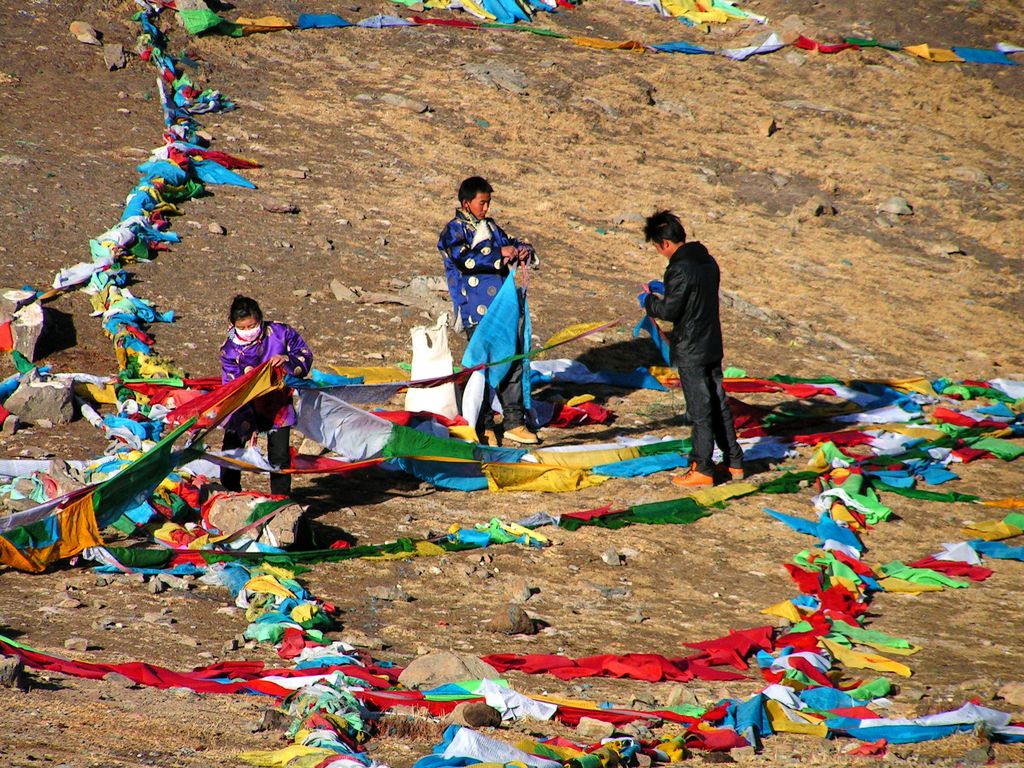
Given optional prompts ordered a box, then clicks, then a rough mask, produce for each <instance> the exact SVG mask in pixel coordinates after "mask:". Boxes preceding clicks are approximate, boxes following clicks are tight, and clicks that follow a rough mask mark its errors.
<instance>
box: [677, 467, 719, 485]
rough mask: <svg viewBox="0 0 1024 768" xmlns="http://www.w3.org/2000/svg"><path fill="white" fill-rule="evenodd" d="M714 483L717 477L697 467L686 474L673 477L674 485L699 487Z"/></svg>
mask: <svg viewBox="0 0 1024 768" xmlns="http://www.w3.org/2000/svg"><path fill="white" fill-rule="evenodd" d="M714 484H715V478H713V477H712V476H711V475H705V474H704V473H703V472H698V471H697V470H696V469H691V470H690V471H689V472H687V473H686V474H685V475H676V476H675V477H673V478H672V485H678V486H680V487H682V488H698V487H700V486H705V485H714Z"/></svg>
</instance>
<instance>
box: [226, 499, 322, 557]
mask: <svg viewBox="0 0 1024 768" xmlns="http://www.w3.org/2000/svg"><path fill="white" fill-rule="evenodd" d="M266 500H267V499H265V498H262V497H259V496H256V497H253V496H249V495H248V494H239V495H235V494H231V493H222V494H219V495H217V496H215V497H214V498H213V501H212V502H211V503H210V509H209V511H208V513H207V515H208V518H209V520H210V524H211V525H213V526H214V527H215V528H217V529H218V530H219V531H220V532H221V533H234V532H235V531H237V530H240V529H241V528H244V527H245V526H246V525H248V522H247V521H248V520H249V516H250V515H251V514H252V513H253V510H254V509H255V507H256V505H257V504H260V503H261V502H264V501H266ZM305 511H306V510H305V508H304V507H302V506H300V505H299V504H287V505H286V506H284V507H282V508H281V509H280V510H279V511H278V512H277V514H276V515H274V517H272V518H271V519H270V520H269V521H268V522H267V523H265V524H264V525H262V526H261V528H262V532H260V530H259V529H256V528H254V529H253V530H252V531H251V532H250V537H251V538H256V534H257V533H259V534H260V535H259V538H258V541H260V542H262V543H264V544H270V545H271V546H274V547H282V548H285V549H287V548H288V547H290V546H291V545H292V544H294V543H295V533H296V530H297V529H298V525H299V520H300V518H301V517H302V514H303V513H304V512H305Z"/></svg>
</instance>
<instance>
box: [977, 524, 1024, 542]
mask: <svg viewBox="0 0 1024 768" xmlns="http://www.w3.org/2000/svg"><path fill="white" fill-rule="evenodd" d="M963 532H964V535H965V536H966V537H967V538H969V539H984V540H985V541H1001V540H1003V539H1010V538H1013V537H1014V536H1020V535H1021V534H1022V533H1024V531H1022V530H1021V529H1020V528H1018V527H1017V526H1016V525H1011V524H1010V523H1006V522H1003V521H1002V520H982V521H981V522H978V523H968V524H967V525H965V526H964V527H963Z"/></svg>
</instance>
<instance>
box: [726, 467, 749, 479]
mask: <svg viewBox="0 0 1024 768" xmlns="http://www.w3.org/2000/svg"><path fill="white" fill-rule="evenodd" d="M746 476H747V474H746V472H744V471H743V467H729V478H730V479H731V480H742V479H743V478H744V477H746Z"/></svg>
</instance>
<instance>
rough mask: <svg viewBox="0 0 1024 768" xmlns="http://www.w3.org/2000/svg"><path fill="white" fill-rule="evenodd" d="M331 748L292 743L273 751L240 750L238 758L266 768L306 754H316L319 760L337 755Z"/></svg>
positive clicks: (278, 766) (281, 765)
mask: <svg viewBox="0 0 1024 768" xmlns="http://www.w3.org/2000/svg"><path fill="white" fill-rule="evenodd" d="M337 754H338V753H337V752H335V751H334V750H333V749H324V748H323V747H304V746H302V745H301V744H292V745H290V746H287V747H283V748H281V749H276V750H273V751H269V752H268V751H260V752H242V753H241V754H240V755H239V756H238V758H239V759H240V760H243V761H245V762H247V763H249V764H250V765H261V766H266V768H284V767H285V766H286V765H288V764H289V763H290V762H291V761H292V760H295V759H296V758H299V757H305V756H307V755H316V756H317V757H319V758H320V760H321V762H322V761H323V759H324V758H326V757H330V756H331V755H337Z"/></svg>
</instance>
